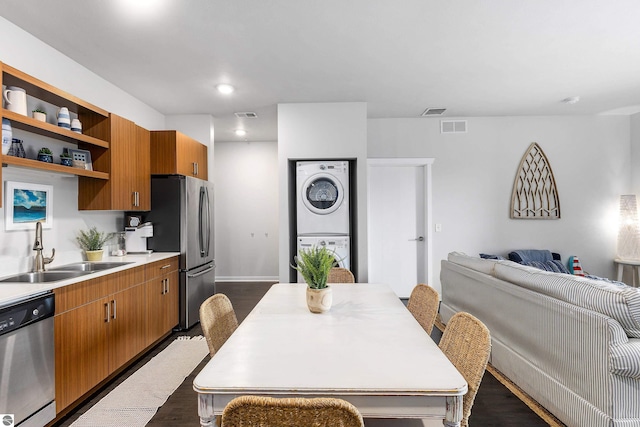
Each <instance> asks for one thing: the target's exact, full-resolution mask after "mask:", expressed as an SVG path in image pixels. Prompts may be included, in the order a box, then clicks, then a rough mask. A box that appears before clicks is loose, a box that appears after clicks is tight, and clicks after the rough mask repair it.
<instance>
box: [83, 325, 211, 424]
mask: <svg viewBox="0 0 640 427" xmlns="http://www.w3.org/2000/svg"><path fill="white" fill-rule="evenodd" d="M208 354H209V348H208V347H207V341H206V340H205V339H204V337H201V336H199V337H193V338H190V337H179V338H177V339H176V340H175V341H174V342H172V343H171V344H169V346H168V347H167V348H165V349H164V350H163V351H161V352H160V353H159V354H157V355H156V356H155V357H154V358H153V359H151V360H150V361H149V362H147V363H146V364H145V365H144V366H143V367H142V368H140V369H138V370H137V371H136V372H134V373H133V374H132V375H131V376H130V377H129V378H127V379H126V380H124V381H123V382H122V384H120V385H119V386H117V387H116V388H115V389H113V391H111V392H110V393H109V394H108V395H106V396H105V397H104V398H102V400H100V401H99V402H98V403H97V404H95V405H94V406H93V407H92V408H91V409H89V410H88V411H87V412H86V413H84V414H83V415H82V416H81V417H80V418H78V419H77V420H76V421H75V422H74V423H73V424H71V426H72V427H123V426H126V427H138V426H139V427H144V426H145V425H146V424H147V423H148V422H149V420H151V418H152V417H153V416H154V415H155V413H156V412H157V411H158V408H159V407H160V406H162V405H163V404H164V403H165V402H166V401H167V399H168V398H169V396H171V394H172V393H173V392H174V391H175V390H176V389H177V388H178V387H179V386H180V384H182V382H183V381H184V379H185V378H186V377H187V376H188V375H189V374H190V373H191V372H193V370H194V369H195V368H196V367H197V366H198V364H200V362H201V361H202V359H204V357H205V356H206V355H208Z"/></svg>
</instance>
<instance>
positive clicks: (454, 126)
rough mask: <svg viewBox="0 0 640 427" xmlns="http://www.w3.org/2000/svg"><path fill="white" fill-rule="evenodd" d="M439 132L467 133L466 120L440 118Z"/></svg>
mask: <svg viewBox="0 0 640 427" xmlns="http://www.w3.org/2000/svg"><path fill="white" fill-rule="evenodd" d="M440 133H467V121H466V120H440Z"/></svg>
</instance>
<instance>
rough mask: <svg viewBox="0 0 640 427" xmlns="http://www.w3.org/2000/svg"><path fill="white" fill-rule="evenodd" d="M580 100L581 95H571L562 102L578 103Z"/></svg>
mask: <svg viewBox="0 0 640 427" xmlns="http://www.w3.org/2000/svg"><path fill="white" fill-rule="evenodd" d="M578 101H580V97H579V96H570V97H568V98H565V99H563V100H562V102H564V103H565V104H576V103H578Z"/></svg>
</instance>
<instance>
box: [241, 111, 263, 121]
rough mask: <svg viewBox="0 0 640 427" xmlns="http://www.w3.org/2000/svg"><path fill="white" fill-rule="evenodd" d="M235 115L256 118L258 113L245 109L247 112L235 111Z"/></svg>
mask: <svg viewBox="0 0 640 427" xmlns="http://www.w3.org/2000/svg"><path fill="white" fill-rule="evenodd" d="M235 115H236V117H237V118H239V119H256V118H258V115H257V114H256V113H253V112H250V111H247V112H241V113H235Z"/></svg>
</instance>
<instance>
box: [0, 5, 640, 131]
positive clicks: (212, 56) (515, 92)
mask: <svg viewBox="0 0 640 427" xmlns="http://www.w3.org/2000/svg"><path fill="white" fill-rule="evenodd" d="M148 2H151V3H153V4H154V5H153V8H152V9H150V10H147V11H146V12H144V13H138V11H136V10H135V8H134V5H141V4H144V3H148ZM127 3H128V4H127ZM0 15H1V16H3V17H4V18H6V19H8V20H9V21H11V22H13V23H15V24H16V25H18V26H19V27H21V28H23V29H24V30H26V31H28V32H29V33H31V34H33V35H34V36H36V37H38V38H39V39H41V40H43V41H44V42H46V43H48V44H49V45H51V46H53V47H54V48H56V49H57V50H59V51H61V52H62V53H64V54H65V55H67V56H69V57H70V58H72V59H74V60H75V61H77V62H79V63H80V64H82V65H84V66H85V67H87V68H88V69H90V70H92V71H93V72H95V73H96V74H98V75H100V76H102V77H103V78H105V79H106V80H109V81H111V82H112V83H114V84H115V85H117V86H119V87H121V88H122V89H123V90H125V91H127V92H129V93H131V94H132V95H134V96H135V97H137V98H139V99H140V100H142V101H143V102H145V103H147V104H148V105H150V106H152V107H153V108H155V109H157V110H158V111H159V112H161V113H163V114H167V115H171V114H211V115H213V116H214V118H215V120H214V126H215V139H216V141H234V140H244V139H247V140H250V141H275V140H276V139H277V122H276V110H277V108H276V105H277V104H278V103H290V102H345V101H357V102H366V103H367V105H368V116H369V117H370V118H381V117H389V118H396V117H419V116H420V114H421V113H422V112H423V111H424V110H425V109H426V108H428V107H433V108H441V107H443V108H447V111H446V113H445V117H460V116H504V115H556V114H560V115H561V114H599V113H625V114H628V113H635V112H637V111H640V108H636V106H637V105H638V104H640V2H639V1H638V0H613V1H603V0H486V1H482V0H445V1H435V0H129V1H128V2H127V1H126V0H110V1H106V0H61V1H51V0H26V1H25V0H2V8H1V9H0ZM7 42H10V41H5V40H3V41H2V43H7ZM220 82H228V83H231V84H233V85H234V86H235V87H236V88H237V91H236V92H235V93H234V94H233V95H232V96H226V97H225V96H221V95H220V94H218V93H216V91H215V90H214V86H215V85H216V84H217V83H220ZM570 96H580V98H581V101H580V102H579V103H577V104H573V105H571V104H566V103H562V102H561V100H562V99H564V98H567V97H570ZM238 111H242V112H245V111H252V112H256V113H257V114H258V116H259V117H258V118H257V119H237V118H235V116H234V112H238ZM422 120H437V119H434V118H423V119H422ZM238 127H243V128H245V129H247V131H248V134H247V136H246V137H244V138H239V137H236V136H235V135H234V134H233V132H232V131H233V130H234V129H236V128H238Z"/></svg>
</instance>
